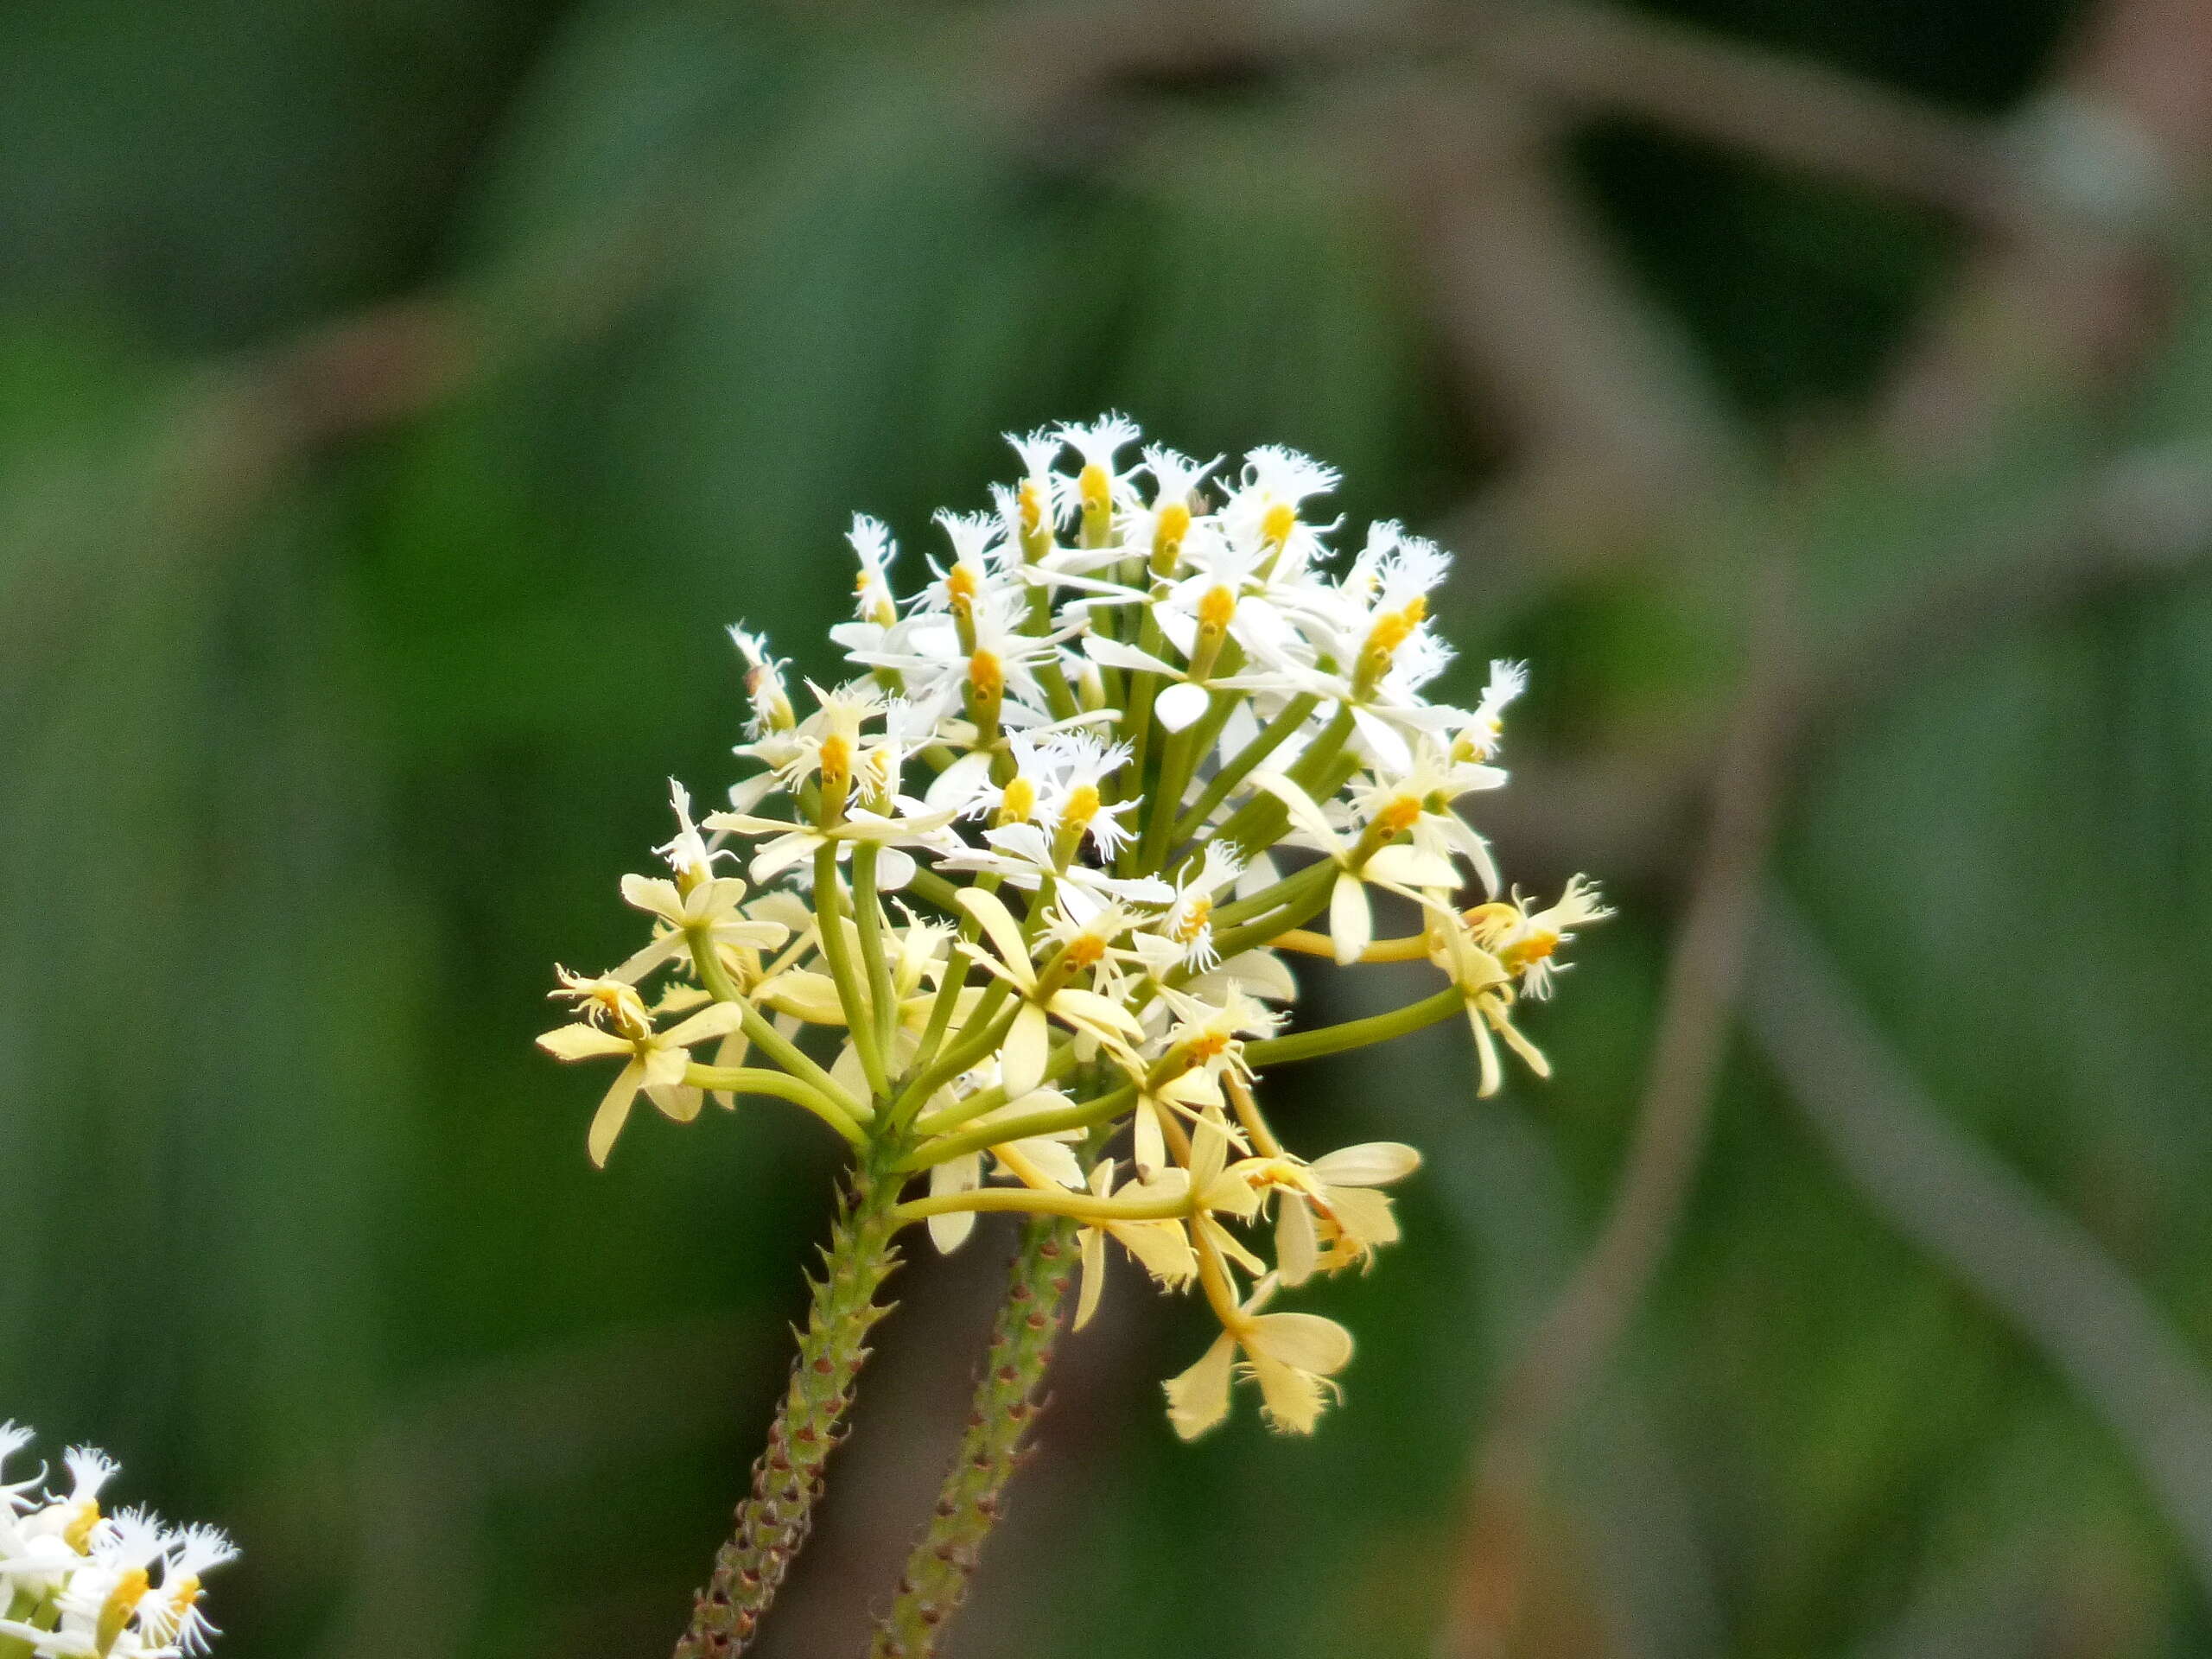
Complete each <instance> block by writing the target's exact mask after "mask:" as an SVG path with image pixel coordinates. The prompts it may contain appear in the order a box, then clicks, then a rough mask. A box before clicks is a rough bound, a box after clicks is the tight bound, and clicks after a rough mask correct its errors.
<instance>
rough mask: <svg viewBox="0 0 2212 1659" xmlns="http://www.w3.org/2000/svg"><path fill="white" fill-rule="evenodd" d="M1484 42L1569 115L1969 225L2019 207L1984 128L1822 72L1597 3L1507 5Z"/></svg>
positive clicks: (1499, 63)
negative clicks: (1799, 173) (1611, 118)
mask: <svg viewBox="0 0 2212 1659" xmlns="http://www.w3.org/2000/svg"><path fill="white" fill-rule="evenodd" d="M1478 40H1479V44H1480V49H1481V51H1482V53H1483V54H1484V57H1485V58H1486V59H1487V60H1489V61H1490V62H1491V63H1492V64H1493V65H1495V66H1496V67H1497V68H1498V69H1499V70H1500V71H1501V72H1503V73H1505V74H1507V75H1509V76H1510V77H1511V78H1512V79H1515V80H1516V81H1518V82H1519V84H1520V85H1521V86H1522V88H1523V89H1524V90H1526V91H1528V92H1532V93H1538V94H1541V95H1543V96H1545V97H1547V98H1548V99H1552V100H1554V102H1556V103H1557V104H1558V105H1560V106H1561V107H1562V108H1563V109H1565V110H1567V111H1574V112H1580V113H1590V114H1604V115H1618V116H1628V117H1633V118H1637V119H1641V120H1645V121H1649V122H1650V123H1652V124H1654V125H1656V126H1660V127H1664V128H1667V129H1669V130H1673V131H1675V132H1678V133H1681V134H1684V135H1686V136H1688V137H1695V138H1700V139H1703V140H1706V141H1707V142H1709V143H1716V144H1719V145H1723V146H1726V148H1729V149H1739V150H1742V151H1744V152H1745V153H1746V154H1749V155H1752V156H1759V157H1761V158H1762V159H1764V160H1766V161H1769V162H1775V163H1777V164H1778V165H1781V166H1785V167H1791V168H1800V169H1802V170H1803V171H1805V172H1807V173H1809V174H1812V175H1815V176H1817V177H1823V178H1830V179H1834V180H1837V181H1840V182H1843V183H1846V184H1851V185H1856V186H1859V187H1861V188H1866V189H1868V190H1871V191H1873V192H1875V193H1877V194H1880V195H1882V196H1885V197H1887V198H1889V199H1891V200H1897V201H1904V202H1911V203H1915V204H1916V205H1919V206H1922V207H1931V208H1935V209H1937V210H1939V211H1942V212H1944V213H1951V214H1954V215H1955V216H1957V217H1959V218H1961V219H1965V220H1967V221H1969V222H1974V223H2003V222H2009V221H2010V220H2011V219H2012V218H2013V217H2014V216H2016V214H2017V213H2018V211H2019V204H2018V193H2017V191H2016V190H2015V188H2014V187H2013V178H2012V175H2013V168H2012V165H2011V162H2010V160H2009V158H2008V157H2007V156H2005V154H2004V153H2003V152H2002V150H2001V149H2000V148H1999V146H1998V145H1997V144H1996V143H1994V142H1993V133H1992V131H1991V130H1990V129H1989V128H1988V126H1987V125H1986V124H1985V123H1983V122H1981V121H1980V120H1978V119H1976V118H1973V117H1969V116H1963V115H1956V114H1953V113H1951V112H1949V111H1944V110H1940V109H1937V108H1935V107H1934V106H1932V105H1927V104H1924V103H1923V102H1921V101H1920V100H1918V99H1914V98H1912V97H1910V96H1909V95H1908V94H1906V93H1904V92H1897V91H1896V90H1894V89H1892V88H1890V87H1886V86H1879V85H1878V84H1876V83H1874V82H1872V81H1868V80H1866V79H1861V78H1859V77H1858V76H1855V75H1849V74H1846V73H1842V72H1841V71H1839V70H1834V69H1830V68H1827V67H1825V66H1822V65H1820V64H1815V63H1809V62H1805V61H1802V60H1795V59H1791V58H1787V57H1783V56H1782V55H1780V54H1777V53H1771V52H1764V51H1761V50H1759V49H1758V48H1755V47H1751V46H1747V45H1745V44H1744V43H1742V42H1740V41H1731V40H1729V39H1727V38H1726V36H1723V35H1716V34H1713V33H1712V32H1710V31H1707V30H1703V29H1692V28H1688V27H1686V26H1684V25H1682V24H1680V23H1673V22H1665V21H1662V20H1661V19H1658V18H1654V17H1648V16H1639V15H1637V13H1634V12H1630V11H1628V10H1622V9H1618V8H1616V7H1611V6H1600V5H1556V6H1554V5H1541V6H1509V7H1502V8H1499V9H1498V10H1497V12H1496V14H1495V15H1494V16H1493V17H1492V18H1491V20H1490V21H1488V22H1485V23H1484V24H1483V25H1482V26H1481V27H1480V31H1479V35H1478Z"/></svg>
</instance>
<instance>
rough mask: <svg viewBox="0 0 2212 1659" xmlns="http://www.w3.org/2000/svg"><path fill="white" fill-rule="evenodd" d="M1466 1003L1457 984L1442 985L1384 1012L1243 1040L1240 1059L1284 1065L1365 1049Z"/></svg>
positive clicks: (1432, 1021)
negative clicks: (1276, 1035) (1255, 1039)
mask: <svg viewBox="0 0 2212 1659" xmlns="http://www.w3.org/2000/svg"><path fill="white" fill-rule="evenodd" d="M1466 1006H1467V998H1466V994H1465V992H1464V991H1462V990H1461V989H1460V988H1459V987H1458V986H1457V985H1446V987H1445V988H1443V989H1442V990H1440V991H1439V992H1437V993H1436V995H1433V996H1425V997H1423V998H1422V999H1421V1001H1418V1002H1409V1003H1408V1004H1407V1005H1406V1006H1405V1007H1402V1008H1393V1009H1392V1010H1391V1011H1390V1012H1389V1013H1388V1014H1370V1015H1369V1016H1368V1017H1367V1018H1366V1019H1364V1020H1344V1021H1343V1022H1342V1023H1341V1024H1339V1025H1334V1026H1322V1027H1319V1029H1317V1030H1313V1031H1299V1032H1293V1033H1291V1034H1290V1035H1289V1036H1287V1037H1268V1038H1264V1039H1262V1040H1261V1041H1259V1042H1256V1043H1247V1044H1245V1045H1244V1058H1245V1059H1246V1060H1247V1061H1248V1062H1249V1064H1251V1065H1287V1064H1289V1063H1290V1062H1291V1061H1293V1060H1313V1059H1319V1058H1320V1057H1321V1056H1322V1055H1324V1054H1341V1053H1343V1052H1344V1051H1345V1050H1347V1049H1353V1048H1365V1047H1366V1046H1368V1045H1369V1044H1370V1043H1383V1042H1388V1041H1389V1039H1391V1038H1393V1037H1402V1036H1404V1035H1405V1034H1406V1033H1408V1032H1414V1031H1419V1030H1421V1027H1424V1026H1433V1025H1434V1024H1436V1022H1437V1021H1438V1020H1449V1019H1450V1018H1451V1017H1452V1015H1453V1014H1458V1013H1459V1012H1460V1011H1461V1010H1462V1009H1464V1008H1465V1007H1466Z"/></svg>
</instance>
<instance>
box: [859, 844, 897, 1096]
mask: <svg viewBox="0 0 2212 1659" xmlns="http://www.w3.org/2000/svg"><path fill="white" fill-rule="evenodd" d="M881 850H882V849H880V848H879V847H877V846H876V845H875V844H874V842H863V843H862V844H861V845H860V846H858V847H855V848H854V849H853V919H854V920H855V922H857V923H858V924H859V925H860V931H861V963H862V964H863V965H864V966H865V967H866V968H867V969H868V1009H869V1012H870V1013H871V1014H874V1019H875V1047H876V1052H878V1053H879V1054H880V1055H882V1056H883V1062H884V1070H885V1071H886V1072H887V1073H888V1072H889V1071H890V1070H891V1065H892V1046H893V1033H894V1032H895V1031H896V1030H897V1028H898V1024H899V995H898V992H897V990H896V989H895V988H893V985H892V982H891V963H890V961H889V959H888V958H887V957H886V956H885V955H884V951H883V905H882V902H881V901H880V899H878V898H877V897H876V892H875V861H876V855H878V854H879V853H880V851H881Z"/></svg>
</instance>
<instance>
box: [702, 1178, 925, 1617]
mask: <svg viewBox="0 0 2212 1659" xmlns="http://www.w3.org/2000/svg"><path fill="white" fill-rule="evenodd" d="M898 1191H899V1180H898V1179H896V1178H895V1177H889V1176H884V1175H878V1174H873V1173H868V1172H866V1171H862V1172H860V1173H856V1174H855V1177H854V1180H853V1185H852V1187H851V1190H850V1191H849V1192H846V1193H845V1194H844V1195H843V1196H842V1202H841V1204H840V1206H839V1210H838V1215H837V1222H836V1227H835V1228H834V1229H833V1230H831V1233H830V1236H829V1244H828V1245H827V1246H825V1247H824V1248H823V1252H822V1271H821V1273H820V1274H819V1275H818V1276H817V1278H816V1279H815V1280H814V1281H813V1292H814V1294H813V1297H812V1300H811V1301H810V1305H809V1306H808V1310H807V1320H806V1329H805V1330H804V1331H803V1332H800V1334H799V1339H798V1357H796V1358H794V1359H793V1360H792V1362H791V1383H790V1386H789V1387H788V1388H786V1389H785V1391H784V1397H783V1399H782V1401H781V1402H779V1405H778V1406H777V1408H776V1416H775V1420H774V1421H773V1422H772V1423H771V1424H770V1425H769V1427H768V1446H767V1449H766V1451H764V1452H761V1454H760V1459H759V1461H757V1462H756V1463H755V1464H754V1465H753V1490H752V1492H751V1493H750V1495H749V1496H747V1498H746V1500H745V1501H744V1503H741V1504H740V1505H738V1510H737V1524H736V1528H735V1529H734V1532H733V1533H732V1535H731V1536H730V1538H729V1541H728V1542H727V1543H725V1544H723V1545H722V1547H721V1549H720V1550H718V1551H717V1552H716V1553H715V1567H714V1573H713V1576H712V1577H711V1578H709V1580H708V1581H707V1586H706V1588H705V1589H703V1590H702V1591H701V1592H699V1594H698V1596H697V1598H696V1599H695V1600H694V1602H693V1604H692V1608H691V1624H690V1629H688V1630H685V1632H684V1634H683V1640H682V1641H681V1642H679V1643H677V1646H676V1652H677V1659H723V1656H725V1655H729V1654H737V1653H742V1652H744V1651H745V1649H746V1647H747V1644H749V1643H751V1642H752V1640H753V1635H754V1633H755V1631H756V1630H758V1629H759V1627H760V1619H761V1617H762V1615H764V1614H765V1613H766V1611H768V1607H769V1605H770V1604H771V1603H772V1602H773V1601H774V1600H775V1599H776V1592H778V1591H779V1590H780V1589H782V1588H783V1583H784V1574H785V1573H786V1572H788V1571H789V1570H790V1568H791V1561H792V1560H793V1558H794V1557H796V1556H797V1555H798V1552H799V1550H800V1549H801V1548H803V1547H804V1544H805V1542H806V1539H807V1535H808V1533H809V1532H810V1530H812V1528H813V1524H814V1503H815V1500H816V1499H817V1498H818V1497H821V1495H822V1482H823V1465H825V1464H826V1463H828V1461H829V1454H830V1452H833V1451H835V1450H836V1446H837V1442H838V1441H839V1440H841V1439H842V1438H843V1435H844V1421H845V1414H846V1413H847V1412H848V1411H849V1409H850V1408H851V1407H852V1403H853V1385H854V1383H855V1380H856V1379H857V1378H858V1377H859V1376H860V1370H861V1365H862V1364H863V1363H866V1361H867V1359H868V1332H870V1331H871V1330H872V1329H874V1325H875V1322H876V1321H877V1320H878V1319H881V1318H882V1317H883V1316H884V1315H885V1314H886V1313H888V1312H889V1311H890V1309H889V1307H888V1306H887V1305H885V1304H881V1303H879V1302H877V1301H876V1300H875V1294H876V1292H877V1291H878V1290H879V1289H880V1288H881V1287H882V1285H883V1281H885V1280H886V1279H887V1278H888V1277H889V1276H890V1274H891V1273H892V1271H893V1269H894V1268H896V1267H897V1266H898V1264H899V1255H898V1252H897V1250H896V1249H895V1248H894V1247H893V1244H892V1242H891V1241H892V1236H893V1234H894V1233H895V1232H896V1231H897V1230H898V1227H899V1223H898V1222H897V1221H896V1220H895V1219H894V1218H893V1213H892V1211H893V1203H894V1201H895V1200H896V1198H897V1196H898Z"/></svg>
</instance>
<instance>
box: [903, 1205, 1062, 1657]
mask: <svg viewBox="0 0 2212 1659" xmlns="http://www.w3.org/2000/svg"><path fill="white" fill-rule="evenodd" d="M1075 1236H1076V1226H1075V1224H1074V1223H1073V1222H1071V1221H1067V1220H1064V1219H1060V1218H1058V1217H1041V1216H1040V1217H1038V1218H1036V1219H1035V1220H1033V1221H1032V1222H1031V1223H1030V1224H1028V1225H1027V1227H1026V1228H1025V1229H1023V1230H1022V1236H1021V1249H1020V1253H1019V1254H1018V1255H1015V1257H1014V1268H1013V1272H1012V1274H1010V1275H1009V1283H1008V1285H1007V1296H1006V1300H1005V1301H1004V1302H1003V1303H1002V1304H1001V1305H1000V1307H999V1316H998V1322H997V1324H996V1325H995V1326H994V1327H993V1328H992V1332H991V1345H990V1348H989V1351H988V1352H987V1353H986V1355H985V1356H984V1359H983V1370H982V1376H980V1377H979V1378H977V1380H976V1393H975V1397H974V1399H973V1400H972V1402H970V1405H969V1414H968V1428H967V1432H966V1433H963V1435H962V1436H961V1437H960V1449H959V1452H958V1453H957V1455H956V1456H955V1457H954V1459H953V1460H952V1466H951V1468H950V1470H949V1471H947V1473H946V1475H945V1478H944V1485H943V1486H942V1487H940V1488H939V1489H938V1500H937V1510H936V1512H935V1513H934V1514H933V1515H932V1516H931V1518H930V1523H929V1526H928V1527H927V1529H925V1531H924V1532H923V1534H922V1535H921V1537H920V1538H919V1539H918V1540H917V1541H916V1542H915V1545H914V1548H913V1553H912V1554H910V1555H909V1556H907V1558H906V1573H905V1575H904V1576H903V1577H902V1578H901V1579H900V1580H899V1593H898V1597H897V1599H895V1600H893V1603H892V1604H891V1612H890V1615H889V1617H888V1618H885V1619H884V1620H883V1622H882V1623H881V1624H879V1625H878V1626H877V1627H876V1633H875V1643H874V1646H873V1647H872V1648H871V1649H869V1656H870V1659H925V1656H928V1655H932V1654H935V1653H936V1652H937V1651H938V1643H940V1642H942V1641H943V1640H944V1632H945V1630H946V1627H947V1626H948V1625H949V1624H950V1623H951V1622H952V1616H953V1615H954V1614H955V1613H957V1611H959V1609H960V1604H961V1603H962V1602H963V1600H965V1599H966V1598H967V1594H968V1585H969V1580H971V1579H972V1578H973V1577H974V1576H975V1572H976V1560H977V1558H978V1557H979V1556H980V1554H982V1547H983V1541H984V1540H985V1539H986V1538H988V1537H989V1535H990V1532H991V1529H992V1528H993V1527H994V1526H995V1525H997V1524H998V1520H999V1517H1000V1516H1001V1514H1002V1513H1003V1512H1004V1502H1005V1493H1006V1485H1007V1481H1008V1480H1010V1479H1011V1478H1013V1476H1014V1470H1015V1468H1016V1467H1018V1466H1019V1465H1020V1462H1021V1452H1022V1446H1021V1443H1022V1439H1023V1437H1024V1436H1025V1435H1027V1433H1028V1432H1029V1426H1030V1424H1031V1423H1033V1422H1034V1421H1036V1418H1037V1414H1038V1411H1039V1408H1040V1406H1041V1402H1040V1401H1039V1398H1038V1390H1039V1389H1040V1388H1041V1387H1042V1386H1043V1384H1044V1381H1045V1372H1046V1367H1047V1366H1049V1365H1050V1364H1051V1363H1052V1343H1053V1340H1054V1338H1057V1337H1058V1334H1059V1329H1060V1311H1061V1309H1062V1307H1063V1306H1065V1303H1066V1301H1067V1294H1068V1288H1069V1285H1070V1282H1071V1280H1072V1279H1073V1277H1074V1268H1075V1263H1076V1250H1075Z"/></svg>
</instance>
